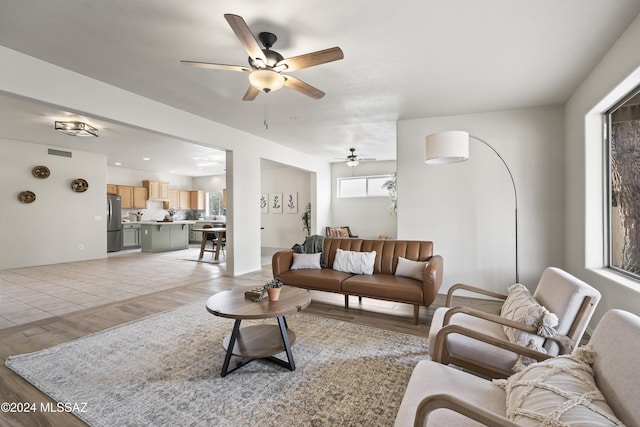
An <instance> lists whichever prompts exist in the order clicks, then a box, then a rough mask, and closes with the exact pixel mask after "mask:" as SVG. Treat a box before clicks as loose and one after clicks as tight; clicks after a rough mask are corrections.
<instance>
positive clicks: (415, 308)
mask: <svg viewBox="0 0 640 427" xmlns="http://www.w3.org/2000/svg"><path fill="white" fill-rule="evenodd" d="M418 317H420V306H419V305H414V306H413V324H414V325H417V324H418Z"/></svg>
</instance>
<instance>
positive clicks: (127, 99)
mask: <svg viewBox="0 0 640 427" xmlns="http://www.w3.org/2000/svg"><path fill="white" fill-rule="evenodd" d="M0 62H1V63H2V64H3V67H0V91H1V92H5V93H7V94H11V95H15V96H19V97H23V98H26V99H29V100H34V101H39V102H44V103H48V104H51V105H55V106H59V107H60V108H63V109H65V110H66V111H71V112H76V113H79V114H83V115H86V116H93V117H97V118H100V119H101V120H107V121H116V122H119V123H121V124H125V125H131V126H136V127H138V128H141V129H149V130H153V131H155V132H160V133H163V134H165V135H168V136H171V137H176V138H180V139H182V140H186V141H192V142H195V143H198V144H201V145H206V146H209V147H214V148H218V149H224V150H226V151H227V190H228V191H227V202H228V203H227V206H228V209H227V226H228V228H229V231H228V233H229V236H230V238H229V244H228V246H227V272H228V273H229V274H232V275H238V274H243V273H247V272H251V271H255V270H259V269H260V268H261V266H260V245H259V242H260V211H259V207H258V204H257V202H256V201H257V200H258V197H259V194H260V158H267V159H271V160H274V161H279V162H281V163H285V164H289V165H291V166H294V167H299V168H302V169H306V170H309V171H312V172H315V173H316V174H317V175H316V179H317V185H318V188H317V189H314V191H312V195H311V197H312V200H313V201H315V205H316V206H318V209H319V210H318V212H317V214H316V215H315V218H316V221H323V222H326V219H327V218H328V216H329V213H328V209H329V205H330V181H329V180H330V173H329V163H328V162H325V161H320V160H318V159H315V158H313V157H311V156H309V155H306V154H304V153H301V152H298V151H295V150H292V149H289V148H286V147H283V146H281V145H279V144H276V143H274V142H272V141H269V140H266V139H264V138H259V137H256V136H254V135H251V134H248V133H245V132H242V131H239V130H237V129H233V128H230V127H228V126H225V125H222V124H220V123H216V122H214V121H211V120H207V119H205V118H202V117H199V116H196V115H194V114H190V113H187V112H185V111H182V110H179V109H176V108H173V107H170V106H167V105H164V104H161V103H159V102H156V101H153V100H151V99H149V98H145V97H142V96H139V95H136V94H133V93H131V92H127V91H125V90H122V89H120V88H117V87H115V86H111V85H108V84H106V83H103V82H100V81H97V80H95V79H91V78H88V77H86V76H82V75H80V74H77V73H73V72H71V71H68V70H65V69H63V68H60V67H57V66H55V65H53V64H49V63H46V62H44V61H41V60H38V59H36V58H33V57H30V56H28V55H24V54H21V53H19V52H16V51H13V50H11V49H7V48H4V47H0ZM102 171H103V182H104V183H105V184H106V180H105V179H104V176H106V166H103V169H102ZM325 206H326V207H325ZM20 226H25V224H23V223H22V222H20V221H19V223H18V224H17V227H20ZM314 226H315V224H314ZM32 265H35V264H32Z"/></svg>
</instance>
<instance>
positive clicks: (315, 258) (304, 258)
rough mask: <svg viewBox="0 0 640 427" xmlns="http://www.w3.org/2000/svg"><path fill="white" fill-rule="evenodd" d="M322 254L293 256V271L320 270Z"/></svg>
mask: <svg viewBox="0 0 640 427" xmlns="http://www.w3.org/2000/svg"><path fill="white" fill-rule="evenodd" d="M321 256H322V253H321V252H318V253H316V254H296V253H294V254H293V263H292V264H291V270H304V269H320V257H321Z"/></svg>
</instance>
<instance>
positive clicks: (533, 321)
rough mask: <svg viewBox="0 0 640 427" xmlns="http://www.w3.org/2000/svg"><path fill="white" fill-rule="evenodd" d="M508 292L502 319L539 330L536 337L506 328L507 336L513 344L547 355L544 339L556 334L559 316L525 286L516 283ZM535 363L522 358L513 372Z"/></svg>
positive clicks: (513, 368)
mask: <svg viewBox="0 0 640 427" xmlns="http://www.w3.org/2000/svg"><path fill="white" fill-rule="evenodd" d="M508 291H509V295H508V296H507V299H506V300H505V302H504V304H503V305H502V309H501V310H500V317H502V318H504V319H508V320H513V321H516V322H519V323H523V324H525V325H528V326H535V327H537V329H538V330H537V335H536V334H530V333H528V332H524V331H521V330H518V329H516V328H512V327H510V326H504V327H503V329H504V333H505V335H506V336H507V338H508V339H509V341H510V342H512V343H515V344H518V345H521V346H523V347H529V348H532V349H534V350H537V351H540V352H542V353H546V350H545V349H544V347H542V345H543V344H544V340H545V338H544V337H549V336H552V335H554V334H555V333H556V330H555V327H556V326H558V316H556V315H555V314H553V313H551V312H549V310H547V309H546V308H544V307H543V306H541V305H540V304H538V301H536V299H535V298H534V297H533V295H531V292H529V289H527V288H526V287H525V286H524V285H522V284H520V283H516V284H515V285H513V286H510V287H509V289H508ZM534 361H535V360H534V359H529V358H525V357H522V356H520V357H519V358H518V361H517V362H516V364H515V365H513V367H512V370H513V371H514V372H518V371H520V370H521V369H523V368H524V367H525V366H526V365H528V364H529V363H533V362H534Z"/></svg>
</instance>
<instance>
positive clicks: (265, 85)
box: [249, 70, 284, 93]
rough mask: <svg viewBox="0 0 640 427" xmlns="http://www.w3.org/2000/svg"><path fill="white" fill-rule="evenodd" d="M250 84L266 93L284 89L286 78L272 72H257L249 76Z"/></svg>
mask: <svg viewBox="0 0 640 427" xmlns="http://www.w3.org/2000/svg"><path fill="white" fill-rule="evenodd" d="M249 83H251V86H253V87H254V88H256V89H258V90H261V91H263V92H265V93H269V92H273V91H276V90H279V89H282V87H283V86H284V76H283V75H282V74H279V73H276V72H275V71H271V70H256V71H253V72H252V73H251V74H249Z"/></svg>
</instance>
